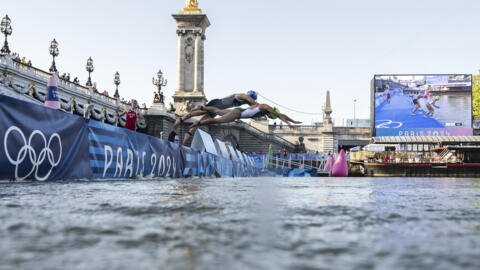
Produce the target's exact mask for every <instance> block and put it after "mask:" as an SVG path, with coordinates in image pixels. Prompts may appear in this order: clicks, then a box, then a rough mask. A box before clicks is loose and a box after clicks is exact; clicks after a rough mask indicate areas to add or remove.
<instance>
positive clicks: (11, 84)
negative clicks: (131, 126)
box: [0, 55, 147, 129]
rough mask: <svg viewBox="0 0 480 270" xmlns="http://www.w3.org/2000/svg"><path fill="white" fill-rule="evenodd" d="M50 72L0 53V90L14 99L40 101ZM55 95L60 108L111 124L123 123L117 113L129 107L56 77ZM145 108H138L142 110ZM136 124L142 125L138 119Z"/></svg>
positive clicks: (45, 91) (42, 98)
mask: <svg viewBox="0 0 480 270" xmlns="http://www.w3.org/2000/svg"><path fill="white" fill-rule="evenodd" d="M50 76H52V73H50V72H46V71H44V70H41V69H39V68H36V67H33V66H29V65H26V64H23V63H20V62H18V61H14V60H12V59H11V57H10V56H9V55H7V56H3V57H0V93H1V94H4V95H8V96H12V97H15V98H18V99H22V100H27V101H30V102H35V103H38V104H42V103H43V101H44V100H45V95H46V93H47V81H48V79H49V77H50ZM57 85H58V96H59V100H60V103H61V106H62V109H64V110H65V111H68V112H72V113H75V114H78V115H81V116H85V117H91V118H93V119H95V120H98V121H102V122H106V123H109V124H112V125H120V126H123V125H125V116H123V117H122V118H119V117H118V114H119V113H120V112H122V111H123V110H125V109H126V108H128V107H129V105H128V104H127V103H125V102H122V101H120V100H118V99H115V98H113V97H109V96H105V95H103V94H100V93H98V92H96V91H95V90H94V89H93V88H87V87H85V86H83V85H79V84H76V83H73V82H70V81H66V80H63V79H61V78H58V80H57ZM146 111H147V108H140V113H142V114H145V113H146ZM138 127H139V128H141V129H144V128H145V126H144V125H143V124H141V123H138Z"/></svg>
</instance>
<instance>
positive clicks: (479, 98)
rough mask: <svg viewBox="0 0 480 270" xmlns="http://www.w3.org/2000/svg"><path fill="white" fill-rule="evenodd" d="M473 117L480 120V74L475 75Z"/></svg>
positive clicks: (473, 79)
mask: <svg viewBox="0 0 480 270" xmlns="http://www.w3.org/2000/svg"><path fill="white" fill-rule="evenodd" d="M472 81H473V85H472V88H473V89H472V91H473V94H472V95H473V102H472V106H473V119H475V120H480V74H477V75H473V78H472Z"/></svg>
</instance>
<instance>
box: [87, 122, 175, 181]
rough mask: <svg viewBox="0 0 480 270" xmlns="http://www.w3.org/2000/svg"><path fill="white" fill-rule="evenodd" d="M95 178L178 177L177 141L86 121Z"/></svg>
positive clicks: (91, 164) (91, 163)
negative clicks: (175, 142) (172, 141)
mask: <svg viewBox="0 0 480 270" xmlns="http://www.w3.org/2000/svg"><path fill="white" fill-rule="evenodd" d="M88 141H89V144H90V147H89V153H90V166H91V168H92V172H93V177H94V178H132V177H141V178H145V177H147V178H154V177H181V175H182V171H183V159H182V155H181V153H180V149H179V148H180V147H179V146H178V145H177V144H174V143H171V142H168V141H164V140H160V139H158V138H154V137H151V136H148V135H144V134H141V133H138V132H134V131H131V130H128V129H123V128H118V127H114V126H112V125H108V124H104V123H101V122H97V121H94V120H90V121H89V122H88Z"/></svg>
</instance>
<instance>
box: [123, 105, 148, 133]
mask: <svg viewBox="0 0 480 270" xmlns="http://www.w3.org/2000/svg"><path fill="white" fill-rule="evenodd" d="M125 114H126V121H125V128H126V129H130V130H132V131H136V130H137V117H138V118H140V120H141V121H142V123H143V124H145V118H143V115H142V114H141V113H138V102H137V100H135V99H132V103H131V107H130V109H129V110H128V111H127V110H125V111H124V112H123V113H121V114H120V115H119V116H118V117H122V116H123V115H125Z"/></svg>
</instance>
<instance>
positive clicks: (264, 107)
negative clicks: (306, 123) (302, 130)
mask: <svg viewBox="0 0 480 270" xmlns="http://www.w3.org/2000/svg"><path fill="white" fill-rule="evenodd" d="M260 109H261V110H265V111H267V112H268V113H269V114H270V115H274V116H276V117H278V118H279V119H280V120H282V121H283V122H285V123H286V124H287V125H288V126H289V127H291V128H293V127H294V126H293V125H292V124H291V123H290V122H292V123H294V124H301V123H302V122H299V121H294V120H292V119H291V118H290V117H288V116H286V115H285V114H283V113H277V112H276V111H274V110H273V109H272V107H270V106H269V105H267V104H261V105H260Z"/></svg>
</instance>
